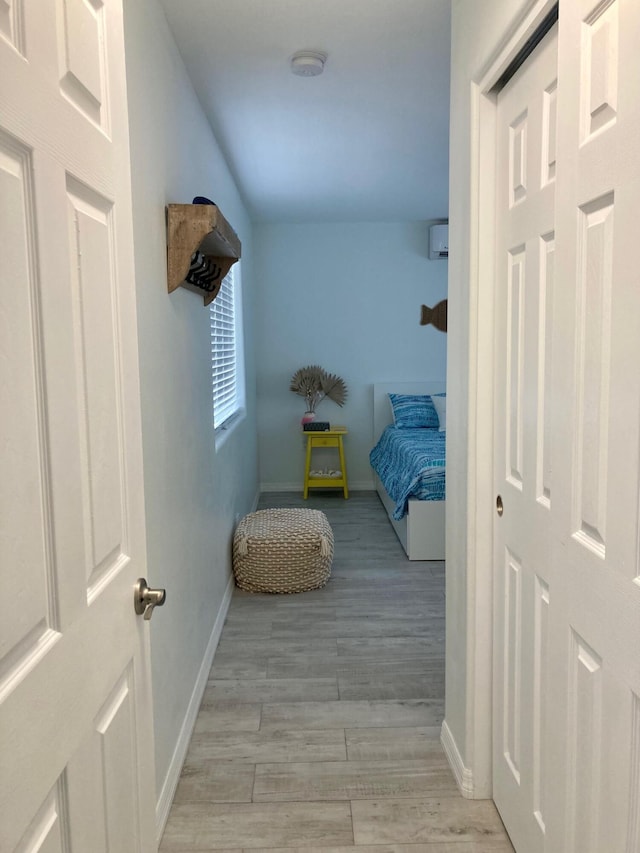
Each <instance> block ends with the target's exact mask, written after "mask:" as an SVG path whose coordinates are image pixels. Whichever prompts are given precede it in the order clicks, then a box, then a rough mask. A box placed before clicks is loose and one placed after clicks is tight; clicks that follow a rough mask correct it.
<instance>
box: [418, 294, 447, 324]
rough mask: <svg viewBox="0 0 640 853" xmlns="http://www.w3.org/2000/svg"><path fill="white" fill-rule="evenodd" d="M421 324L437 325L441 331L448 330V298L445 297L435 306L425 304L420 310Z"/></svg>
mask: <svg viewBox="0 0 640 853" xmlns="http://www.w3.org/2000/svg"><path fill="white" fill-rule="evenodd" d="M420 325H421V326H429V325H431V326H435V327H436V329H438V330H439V331H441V332H446V331H447V300H446V299H443V300H442V302H438V304H437V305H434V306H433V308H429V307H428V306H427V305H423V306H422V309H421V311H420Z"/></svg>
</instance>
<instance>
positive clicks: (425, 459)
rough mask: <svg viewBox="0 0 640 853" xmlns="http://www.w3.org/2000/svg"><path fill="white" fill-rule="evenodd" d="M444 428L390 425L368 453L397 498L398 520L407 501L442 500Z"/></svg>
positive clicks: (394, 515)
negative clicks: (414, 427) (411, 499)
mask: <svg viewBox="0 0 640 853" xmlns="http://www.w3.org/2000/svg"><path fill="white" fill-rule="evenodd" d="M445 436H446V433H445V432H439V431H438V430H437V429H396V427H394V426H388V427H387V428H386V429H385V431H384V432H383V433H382V435H381V436H380V440H379V441H378V443H377V444H376V446H375V447H374V448H373V450H372V451H371V453H370V454H369V461H370V462H371V467H372V468H373V470H374V471H375V472H376V474H377V475H378V477H380V479H381V480H382V483H383V485H384V487H385V489H386V490H387V494H388V495H389V497H390V498H391V499H392V500H393V501H394V502H395V504H396V508H395V511H394V513H393V517H394V518H395V519H396V520H397V521H399V520H400V519H401V518H402V517H403V516H404V515H405V513H406V511H407V501H408V500H409V498H414V499H416V500H420V501H443V500H444V491H445Z"/></svg>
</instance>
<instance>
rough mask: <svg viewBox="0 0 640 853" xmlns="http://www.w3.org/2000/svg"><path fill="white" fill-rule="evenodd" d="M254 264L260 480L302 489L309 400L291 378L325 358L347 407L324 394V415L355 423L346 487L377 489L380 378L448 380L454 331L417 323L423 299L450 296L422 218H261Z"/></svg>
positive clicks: (432, 302) (349, 442)
mask: <svg viewBox="0 0 640 853" xmlns="http://www.w3.org/2000/svg"><path fill="white" fill-rule="evenodd" d="M446 213H447V211H446V210H445V211H443V215H445V216H446ZM255 264H256V271H257V278H256V284H257V288H256V310H257V314H258V316H259V318H260V320H259V323H258V326H257V329H256V358H257V382H258V431H259V456H260V482H261V484H262V486H263V487H264V488H269V489H274V488H283V489H287V488H301V487H302V473H303V464H304V456H303V442H302V439H301V438H300V436H299V431H300V418H301V416H302V413H303V412H304V408H305V406H304V399H303V398H301V397H298V396H297V395H295V394H293V393H292V392H291V391H289V380H290V378H291V376H292V375H293V373H294V372H295V371H296V370H297V369H298V368H299V367H303V366H305V365H307V364H320V365H321V366H322V367H324V368H325V369H326V370H328V371H329V372H331V373H337V374H338V375H339V376H341V377H342V378H343V379H344V380H345V382H346V383H347V387H348V389H349V397H348V399H347V403H346V405H345V406H344V408H342V409H340V408H339V407H338V406H337V405H336V404H335V403H333V402H332V401H330V400H324V401H323V402H322V403H321V404H320V406H319V407H318V413H317V414H318V419H319V420H329V421H331V422H333V423H339V424H346V425H347V426H348V428H349V435H348V437H347V438H346V439H345V450H346V456H347V471H348V475H349V483H350V486H351V488H354V487H356V488H357V487H360V488H373V482H372V478H371V469H370V467H369V461H368V454H369V451H370V450H371V447H372V422H371V421H372V385H373V383H374V382H383V381H388V380H396V379H405V380H412V379H425V378H426V379H444V376H445V369H446V345H447V336H446V335H445V334H443V333H442V332H439V331H437V330H436V329H434V328H433V326H420V325H419V321H420V306H421V305H422V304H423V303H425V304H427V305H430V306H432V305H435V304H436V303H437V302H439V301H440V300H441V299H443V298H445V297H446V295H447V262H446V261H441V260H438V261H430V260H429V259H428V226H427V224H426V223H424V222H411V223H351V224H340V223H339V224H330V225H327V224H319V225H256V226H255ZM320 464H321V465H322V460H321V461H320ZM328 464H329V466H331V460H328ZM334 465H335V463H334ZM336 467H337V466H336Z"/></svg>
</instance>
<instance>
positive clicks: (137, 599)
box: [133, 578, 167, 622]
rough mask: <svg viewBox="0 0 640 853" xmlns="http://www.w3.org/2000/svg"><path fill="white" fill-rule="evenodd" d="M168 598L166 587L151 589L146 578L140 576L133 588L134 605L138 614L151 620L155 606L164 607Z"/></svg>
mask: <svg viewBox="0 0 640 853" xmlns="http://www.w3.org/2000/svg"><path fill="white" fill-rule="evenodd" d="M166 598H167V591H166V590H165V589H150V587H149V586H148V585H147V579H146V578H138V580H137V581H136V585H135V586H134V588H133V606H134V608H135V611H136V613H137V614H138V616H141V615H142V614H144V616H143V619H145V621H147V622H148V621H149V619H151V617H152V616H153V608H154V607H162V605H163V604H164V602H165V600H166Z"/></svg>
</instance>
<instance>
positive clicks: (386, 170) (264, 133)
mask: <svg viewBox="0 0 640 853" xmlns="http://www.w3.org/2000/svg"><path fill="white" fill-rule="evenodd" d="M161 3H162V5H163V7H164V10H165V13H166V16H167V20H168V22H169V25H170V27H171V30H172V31H173V34H174V36H175V39H176V41H177V44H178V48H179V50H180V53H181V55H182V57H183V60H184V62H185V65H186V67H187V71H188V73H189V76H190V78H191V80H192V81H193V85H194V87H195V90H196V93H197V95H198V97H199V99H200V102H201V103H202V106H203V108H204V111H205V113H206V114H207V116H208V118H209V121H210V123H211V126H212V128H213V130H214V133H215V135H216V138H217V140H218V142H219V144H220V146H221V148H222V150H223V152H224V154H225V157H226V160H227V162H228V163H229V166H230V168H231V171H232V172H233V174H234V177H235V179H236V181H237V183H238V186H239V188H240V191H241V193H242V195H243V197H244V199H245V202H246V204H247V207H248V209H249V213H250V214H251V216H252V218H253V219H254V220H256V221H264V222H328V221H334V222H335V221H351V222H353V221H386V222H402V221H411V220H428V219H440V218H446V217H447V215H448V137H449V43H450V0H161ZM302 49H312V50H320V51H323V52H325V53H326V54H328V58H327V62H326V66H325V70H324V73H323V74H322V75H321V76H319V77H307V78H305V77H296V76H294V75H293V74H292V73H291V71H290V69H289V60H290V58H291V56H292V55H293V54H294V53H296V52H297V51H299V50H302ZM210 192H211V193H212V194H213V195H214V196H215V188H211V190H210Z"/></svg>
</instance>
